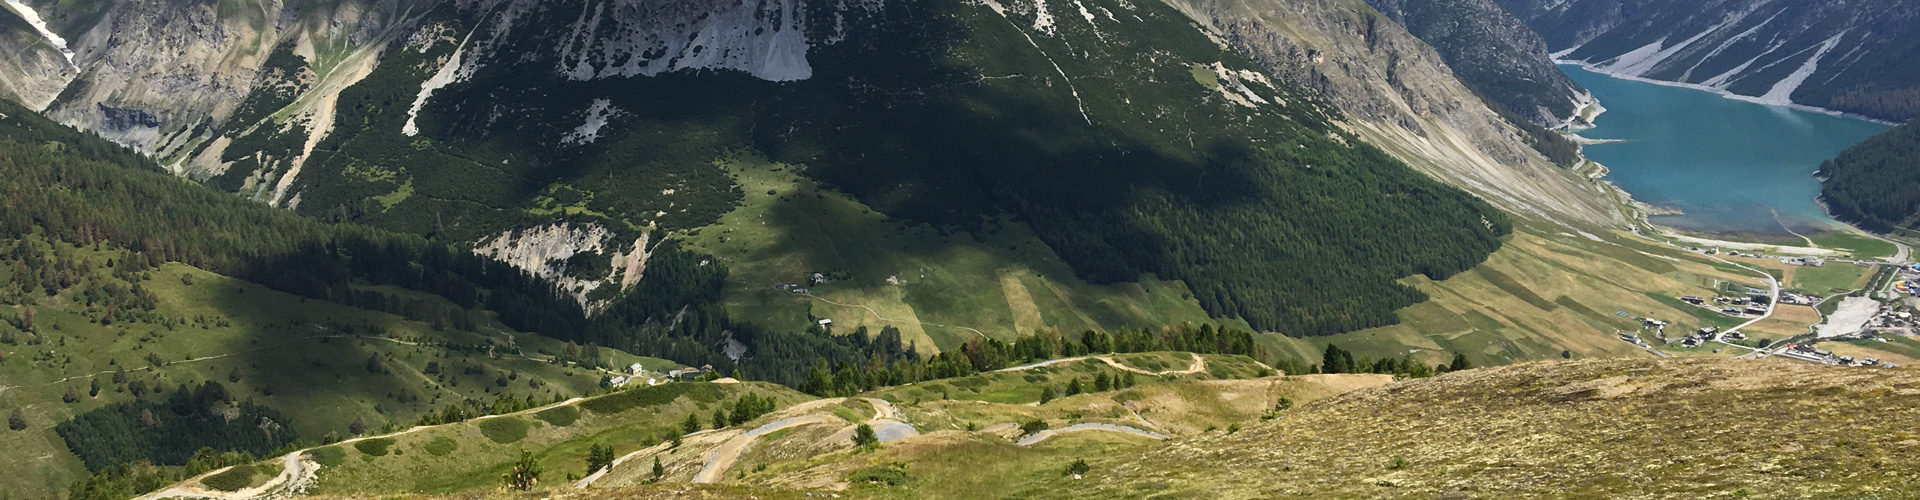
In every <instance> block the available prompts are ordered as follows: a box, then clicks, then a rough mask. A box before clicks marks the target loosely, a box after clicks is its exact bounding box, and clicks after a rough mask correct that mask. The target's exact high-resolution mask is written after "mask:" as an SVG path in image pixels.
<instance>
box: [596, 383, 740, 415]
mask: <svg viewBox="0 0 1920 500" xmlns="http://www.w3.org/2000/svg"><path fill="white" fill-rule="evenodd" d="M721 392H722V391H721V390H720V389H719V388H718V387H715V384H705V383H677V384H666V385H659V386H654V387H641V388H636V389H628V390H624V391H620V392H617V393H614V394H611V395H608V396H602V397H598V398H593V399H590V400H587V401H584V402H581V403H580V407H581V408H585V409H586V410H587V411H590V412H594V413H602V414H607V413H620V412H624V411H627V410H632V409H635V408H649V407H654V406H659V405H664V404H667V403H671V402H673V401H674V400H675V399H678V398H680V397H681V396H686V397H689V398H692V399H693V400H695V401H701V402H714V401H719V400H720V394H721Z"/></svg>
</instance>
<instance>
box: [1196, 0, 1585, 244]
mask: <svg viewBox="0 0 1920 500" xmlns="http://www.w3.org/2000/svg"><path fill="white" fill-rule="evenodd" d="M1168 3H1170V4H1172V5H1174V6H1175V7H1176V8H1179V9H1180V10H1181V11H1183V12H1185V13H1187V15H1188V16H1190V17H1193V18H1194V19H1196V20H1198V21H1200V22H1201V23H1202V24H1203V25H1205V26H1206V27H1207V28H1208V29H1210V30H1212V31H1214V32H1215V33H1217V34H1218V36H1219V37H1220V38H1221V39H1222V40H1224V41H1225V42H1226V43H1229V44H1232V45H1233V46H1235V47H1237V48H1239V49H1240V50H1242V51H1244V52H1246V53H1248V54H1250V55H1252V56H1253V57H1254V58H1255V59H1256V60H1257V61H1259V62H1260V63H1261V64H1262V65H1264V66H1266V67H1267V69H1268V70H1269V71H1270V72H1272V73H1273V74H1274V75H1276V76H1278V77H1280V78H1282V79H1286V80H1289V81H1293V82H1296V83H1298V84H1300V85H1303V86H1306V87H1310V88H1313V89H1315V90H1318V91H1319V92H1320V93H1322V94H1324V95H1325V96H1326V97H1327V98H1328V99H1330V100H1331V101H1332V102H1333V103H1334V104H1335V105H1337V106H1338V107H1339V108H1340V109H1341V110H1342V111H1345V112H1346V114H1347V115H1348V117H1349V119H1350V120H1351V123H1350V124H1351V125H1352V127H1353V128H1354V129H1355V130H1356V131H1357V132H1359V133H1360V134H1361V135H1362V136H1363V137H1365V138H1367V139H1368V141H1369V142H1373V143H1374V144H1376V145H1379V146H1380V147H1381V148H1382V149H1385V150H1387V151H1388V152H1390V153H1393V154H1394V155H1395V156H1397V157H1399V158H1400V159H1401V160H1402V161H1405V162H1407V163H1408V164H1410V165H1413V166H1414V167H1415V168H1418V169H1421V170H1422V171H1424V172H1426V173H1427V174H1428V175H1431V176H1433V177H1434V178H1437V179H1440V180H1442V181H1445V182H1448V183H1451V184H1454V185H1457V186H1461V187H1463V188H1466V189H1468V190H1469V191H1472V192H1474V193H1476V194H1479V195H1480V196H1481V197H1482V198H1485V199H1487V200H1489V201H1491V202H1493V203H1494V204H1496V205H1499V206H1501V207H1502V208H1505V209H1506V210H1508V211H1510V212H1513V213H1516V214H1520V215H1522V216H1527V217H1537V218H1544V219H1549V220H1555V221H1560V222H1564V223H1583V224H1596V225H1603V226H1610V225H1615V224H1617V223H1619V222H1621V221H1622V219H1621V216H1620V214H1619V212H1618V211H1617V210H1616V209H1614V208H1613V206H1612V203H1611V201H1610V200H1611V196H1613V194H1612V192H1611V189H1610V188H1607V187H1605V186H1603V185H1599V184H1596V183H1593V182H1591V181H1589V180H1587V179H1584V178H1581V177H1579V176H1575V175H1573V174H1572V173H1570V172H1568V171H1567V170H1565V169H1561V168H1559V167H1556V166H1554V165H1553V164H1552V163H1550V162H1548V161H1546V159H1544V158H1543V157H1541V156H1540V155H1539V154H1538V153H1537V152H1535V151H1533V150H1532V149H1531V148H1529V147H1528V146H1527V143H1526V140H1525V139H1524V138H1523V137H1522V135H1521V132H1520V131H1519V130H1518V129H1516V128H1515V127H1514V126H1513V125H1512V124H1510V123H1508V122H1506V121H1505V120H1504V119H1502V118H1501V117H1500V116H1499V115H1498V114H1496V113H1494V112H1493V111H1492V110H1490V109H1488V108H1487V106H1486V104H1485V103H1484V102H1482V101H1481V100H1480V99H1479V98H1478V97H1476V96H1475V95H1474V93H1473V92H1472V91H1471V90H1469V89H1468V88H1467V87H1466V86H1465V85H1464V84H1462V83H1461V82H1460V80H1459V79H1458V78H1457V77H1456V76H1455V75H1454V74H1453V72H1452V71H1451V70H1450V69H1449V68H1448V67H1447V65H1446V63H1445V62H1444V60H1443V58H1442V57H1441V56H1440V54H1438V53H1437V52H1435V50H1434V49H1433V48H1432V47H1430V46H1428V45H1427V44H1426V43H1424V42H1422V41H1421V40H1420V39H1418V38H1416V37H1414V36H1413V35H1412V34H1410V33H1408V32H1407V31H1406V30H1405V29H1404V28H1402V27H1400V25H1398V24H1395V23H1394V22H1393V21H1392V20H1391V19H1388V18H1386V17H1385V16H1383V15H1381V14H1379V13H1378V12H1375V11H1374V10H1373V9H1372V8H1370V7H1368V6H1367V5H1365V4H1364V3H1362V2H1361V1H1360V0H1171V1H1169V2H1168Z"/></svg>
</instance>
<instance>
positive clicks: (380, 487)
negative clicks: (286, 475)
mask: <svg viewBox="0 0 1920 500" xmlns="http://www.w3.org/2000/svg"><path fill="white" fill-rule="evenodd" d="M674 385H683V386H698V387H708V388H710V389H709V390H695V391H686V390H681V391H661V392H651V393H649V394H652V395H655V396H658V395H663V394H664V395H670V396H671V397H669V398H667V399H666V400H665V401H663V402H658V403H656V404H649V405H645V406H637V405H635V406H627V407H626V408H627V409H626V411H624V412H621V413H615V414H606V413H600V412H594V411H586V412H580V414H579V418H578V420H577V421H575V422H574V423H573V425H569V426H559V425H530V426H529V425H527V424H529V423H530V420H529V419H528V418H527V417H532V416H533V415H535V414H536V413H537V412H522V413H518V414H514V415H510V416H504V417H495V418H490V419H485V420H478V421H467V422H461V423H456V424H448V425H441V426H436V427H431V428H426V429H421V430H418V431H414V432H411V433H408V434H405V435H400V436H395V437H394V438H392V439H394V440H396V441H397V442H396V443H395V444H394V447H395V448H396V449H406V450H408V451H414V450H426V451H427V452H426V453H406V454H394V455H392V456H388V457H385V458H381V459H379V460H376V461H371V462H370V461H367V460H342V461H341V464H340V465H338V466H334V467H328V468H325V469H322V470H321V471H320V472H319V480H318V482H317V483H316V485H315V487H314V488H313V489H312V490H310V491H309V494H313V495H320V496H343V495H354V496H359V495H376V496H377V495H389V494H401V493H427V494H437V493H452V492H460V491H471V490H476V489H490V488H496V487H497V486H498V485H499V481H500V475H501V474H503V473H505V472H506V470H507V469H508V468H509V467H511V465H512V462H513V461H514V460H515V459H516V458H517V456H518V454H519V452H520V451H521V450H526V451H530V452H533V453H534V456H535V459H536V460H537V461H539V462H540V463H541V465H542V466H543V467H544V468H545V469H546V473H545V474H543V475H542V476H541V484H542V485H558V484H562V483H563V482H564V481H565V478H566V476H567V475H568V474H573V475H576V476H578V475H583V474H585V473H586V471H585V463H586V460H585V459H586V456H587V452H588V448H589V447H590V446H592V445H595V444H606V445H610V446H613V447H614V449H615V452H616V453H617V454H626V453H629V452H632V451H634V450H638V449H641V448H645V447H647V446H651V445H653V444H655V443H658V442H660V441H662V440H665V439H667V438H668V437H670V436H674V435H678V434H680V432H681V431H680V429H679V427H680V423H681V422H682V421H683V420H684V419H685V418H686V416H687V415H689V414H692V415H695V416H697V417H699V418H701V419H702V421H703V423H704V421H705V419H707V418H708V417H709V416H711V415H712V413H713V410H714V409H715V408H717V407H718V406H717V404H718V403H720V402H722V401H725V400H730V399H732V398H735V397H738V396H739V395H740V394H744V393H754V394H759V395H762V396H771V397H773V398H775V400H776V401H777V402H778V403H779V406H781V407H785V406H789V405H792V404H794V403H797V402H800V401H806V400H809V399H811V398H810V397H807V396H804V395H801V394H798V393H796V392H794V391H792V390H789V389H786V388H783V387H779V386H774V385H771V384H766V383H757V382H749V383H743V384H706V383H697V382H680V383H673V384H668V385H663V386H659V387H657V388H655V389H658V388H665V387H669V386H674ZM633 392H636V391H623V392H619V393H615V394H612V395H606V396H600V397H597V398H591V399H588V400H587V401H584V402H581V403H579V404H580V405H586V404H589V403H592V402H593V401H597V400H604V399H609V398H613V399H616V400H618V399H626V398H623V397H622V396H624V395H627V394H629V393H633ZM535 418H537V417H535ZM501 420H518V421H520V422H521V425H522V426H525V427H523V428H522V430H523V432H524V435H522V436H521V437H520V438H519V439H514V440H508V441H502V440H499V439H495V436H496V432H497V429H496V430H494V431H490V430H489V427H492V426H496V425H499V424H497V423H495V422H496V421H501ZM694 449H695V448H694V447H691V446H690V447H687V448H685V449H683V450H682V451H684V452H686V453H681V454H679V455H674V456H672V457H668V458H669V459H670V460H688V461H692V460H696V459H704V458H697V456H696V454H694V453H691V452H692V451H693V450H694ZM702 449H704V448H702ZM436 450H441V451H445V452H446V453H444V454H440V453H438V452H437V451H436ZM676 463H677V462H676ZM682 480H684V479H682Z"/></svg>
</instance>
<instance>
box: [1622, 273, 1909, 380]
mask: <svg viewBox="0 0 1920 500" xmlns="http://www.w3.org/2000/svg"><path fill="white" fill-rule="evenodd" d="M1681 248H1683V249H1685V250H1687V251H1690V252H1694V253H1698V254H1701V255H1707V256H1716V255H1724V256H1726V257H1737V258H1740V259H1746V260H1743V261H1742V262H1744V263H1745V264H1746V265H1744V266H1743V267H1747V266H1752V265H1758V264H1759V263H1757V262H1755V260H1761V259H1764V260H1769V261H1778V262H1780V263H1781V264H1785V265H1787V266H1799V267H1803V268H1822V267H1825V266H1828V265H1830V264H1838V263H1846V264H1853V265H1855V266H1859V267H1863V268H1869V269H1870V271H1868V272H1867V273H1866V274H1865V275H1863V276H1861V278H1860V280H1861V282H1857V284H1856V285H1855V286H1857V287H1858V286H1861V285H1864V286H1863V287H1862V288H1861V289H1855V290H1850V291H1849V290H1845V289H1840V288H1835V289H1834V290H1831V292H1833V294H1832V295H1822V294H1820V293H1817V292H1823V291H1826V290H1818V291H1816V290H1795V289H1786V288H1785V287H1784V285H1785V283H1780V282H1779V281H1780V278H1779V276H1781V275H1780V274H1771V275H1772V276H1773V278H1772V279H1770V281H1772V282H1773V284H1774V285H1776V286H1775V287H1772V288H1773V289H1772V290H1768V289H1762V288H1755V287H1752V286H1748V285H1741V284H1738V283H1729V282H1721V283H1720V284H1719V286H1718V287H1716V292H1717V293H1715V294H1712V295H1706V296H1696V295H1685V296H1680V297H1677V299H1678V300H1679V302H1680V303H1684V304H1686V305H1690V306H1693V307H1697V308H1700V309H1704V310H1705V311H1711V313H1704V312H1703V313H1702V314H1710V315H1717V316H1718V317H1725V318H1728V319H1729V320H1741V321H1744V322H1743V323H1741V324H1739V325H1737V326H1728V325H1729V323H1725V322H1714V321H1712V320H1710V319H1709V317H1708V316H1702V315H1699V314H1696V315H1695V317H1696V318H1698V319H1700V322H1702V323H1718V324H1719V326H1714V325H1698V326H1697V328H1696V327H1689V328H1688V333H1687V334H1686V335H1685V336H1678V337H1670V336H1669V335H1668V334H1667V329H1668V328H1669V327H1670V326H1675V325H1673V324H1671V323H1669V322H1668V321H1666V320H1664V319H1657V318H1652V317H1640V316H1635V315H1632V314H1630V313H1628V312H1626V311H1620V312H1618V313H1616V314H1617V315H1619V316H1622V317H1626V318H1632V319H1635V320H1638V321H1639V322H1640V330H1639V331H1637V332H1635V331H1617V332H1616V334H1617V335H1618V336H1619V338H1620V340H1622V341H1624V342H1628V343H1631V344H1634V345H1636V346H1638V347H1640V348H1642V349H1645V350H1647V351H1648V352H1651V353H1653V354H1655V355H1658V356H1663V357H1671V356H1676V355H1683V356H1684V355H1705V354H1707V353H1708V352H1711V354H1714V355H1720V354H1723V353H1724V354H1728V355H1733V356H1736V357H1741V358H1762V357H1769V356H1780V357H1785V358H1788V359H1794V360H1800V361H1806V362H1813V363H1822V364H1828V365H1835V366H1850V367H1897V366H1900V364H1901V363H1903V362H1906V361H1909V360H1910V359H1908V358H1913V357H1914V356H1913V355H1912V354H1916V353H1913V352H1910V351H1920V349H1916V348H1915V346H1920V338H1916V335H1920V321H1916V318H1915V315H1916V313H1920V264H1912V263H1906V264H1884V263H1877V262H1871V261H1864V260H1848V259H1824V258H1817V257H1801V256H1778V255H1767V254H1762V253H1751V252H1740V251H1726V252H1724V254H1723V253H1722V251H1721V250H1719V249H1712V248H1697V247H1681ZM1715 258H1716V259H1719V258H1720V257H1715ZM1722 261H1723V262H1728V263H1730V264H1734V265H1742V264H1740V263H1736V262H1732V261H1726V260H1725V259H1722ZM1749 269H1753V267H1749ZM1774 269H1775V271H1776V272H1777V271H1778V269H1779V268H1774ZM1789 269H1791V268H1789ZM1786 275H1788V276H1791V272H1790V271H1789V272H1788V273H1787V274H1786ZM1789 306H1791V307H1795V308H1796V310H1798V311H1802V312H1800V313H1796V314H1785V316H1787V317H1800V318H1805V317H1806V315H1808V314H1809V313H1812V314H1817V315H1818V320H1817V321H1809V322H1810V323H1812V324H1807V325H1805V330H1804V331H1800V332H1797V333H1788V331H1786V329H1784V328H1782V325H1783V324H1782V323H1781V322H1782V321H1784V320H1782V319H1781V316H1780V315H1776V314H1774V312H1775V311H1776V310H1777V309H1779V308H1782V307H1789ZM1768 318H1773V320H1772V322H1771V323H1763V322H1766V321H1768ZM1763 324H1764V325H1772V326H1769V327H1768V328H1767V329H1766V330H1765V334H1763V335H1761V336H1759V337H1754V336H1752V335H1750V334H1749V333H1750V332H1743V331H1741V330H1742V329H1743V328H1748V327H1754V326H1755V325H1763ZM1789 324H1797V323H1789ZM1715 344H1718V345H1715ZM1676 349H1677V350H1676ZM1692 349H1702V350H1701V351H1699V352H1698V354H1689V352H1690V350H1692ZM1706 349H1711V351H1707V350H1706ZM1894 354H1900V355H1894ZM1888 355H1893V356H1892V357H1894V358H1898V359H1895V360H1889V359H1883V357H1885V356H1888Z"/></svg>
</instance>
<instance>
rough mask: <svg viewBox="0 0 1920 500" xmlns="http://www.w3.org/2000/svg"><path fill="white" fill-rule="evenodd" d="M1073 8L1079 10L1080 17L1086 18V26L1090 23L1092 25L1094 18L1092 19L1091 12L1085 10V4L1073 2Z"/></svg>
mask: <svg viewBox="0 0 1920 500" xmlns="http://www.w3.org/2000/svg"><path fill="white" fill-rule="evenodd" d="M1073 6H1074V7H1077V8H1079V9H1080V17H1084V18H1087V23H1088V24H1092V23H1093V21H1094V19H1095V18H1094V17H1093V11H1089V10H1087V6H1086V4H1083V3H1080V0H1073Z"/></svg>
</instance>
